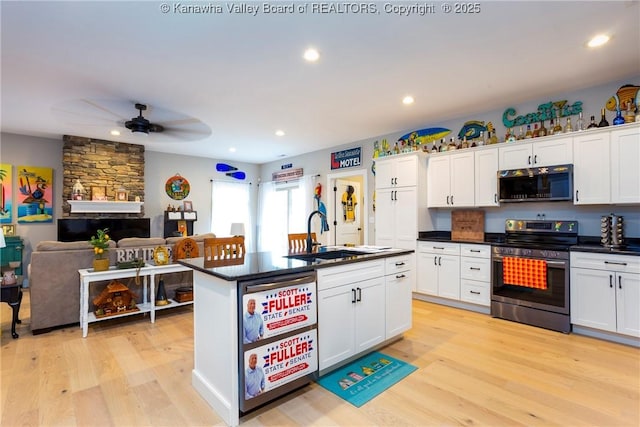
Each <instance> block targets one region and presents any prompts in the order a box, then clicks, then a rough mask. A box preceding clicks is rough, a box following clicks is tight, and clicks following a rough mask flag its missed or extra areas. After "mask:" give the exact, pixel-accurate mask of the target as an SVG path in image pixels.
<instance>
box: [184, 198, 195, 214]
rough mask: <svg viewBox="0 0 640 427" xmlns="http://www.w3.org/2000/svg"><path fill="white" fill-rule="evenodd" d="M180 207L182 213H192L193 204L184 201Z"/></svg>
mask: <svg viewBox="0 0 640 427" xmlns="http://www.w3.org/2000/svg"><path fill="white" fill-rule="evenodd" d="M182 205H183V207H184V211H185V212H192V211H193V203H191V202H189V201H187V200H185V201H184V202H182Z"/></svg>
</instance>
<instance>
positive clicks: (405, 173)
mask: <svg viewBox="0 0 640 427" xmlns="http://www.w3.org/2000/svg"><path fill="white" fill-rule="evenodd" d="M394 163H395V165H394V166H395V177H396V180H394V183H395V185H396V186H397V187H406V186H411V185H417V184H418V156H416V155H411V156H404V157H399V158H397V159H394Z"/></svg>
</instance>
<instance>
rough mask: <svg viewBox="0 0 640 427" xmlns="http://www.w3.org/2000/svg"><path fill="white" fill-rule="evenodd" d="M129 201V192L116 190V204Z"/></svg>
mask: <svg viewBox="0 0 640 427" xmlns="http://www.w3.org/2000/svg"><path fill="white" fill-rule="evenodd" d="M128 201H129V192H128V191H127V190H123V189H118V190H116V202H128Z"/></svg>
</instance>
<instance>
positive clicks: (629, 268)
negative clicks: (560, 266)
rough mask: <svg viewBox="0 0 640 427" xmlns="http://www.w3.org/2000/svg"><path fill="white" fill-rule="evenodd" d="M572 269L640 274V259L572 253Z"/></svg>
mask: <svg viewBox="0 0 640 427" xmlns="http://www.w3.org/2000/svg"><path fill="white" fill-rule="evenodd" d="M570 261H571V268H590V269H592V270H607V271H619V272H623V273H640V257H638V256H635V255H608V254H601V253H591V252H575V251H574V252H571V258H570Z"/></svg>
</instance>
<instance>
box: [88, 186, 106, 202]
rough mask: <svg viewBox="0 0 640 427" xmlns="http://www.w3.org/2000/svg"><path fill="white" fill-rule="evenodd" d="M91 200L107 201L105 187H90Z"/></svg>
mask: <svg viewBox="0 0 640 427" xmlns="http://www.w3.org/2000/svg"><path fill="white" fill-rule="evenodd" d="M91 200H102V201H104V200H107V187H102V186H92V187H91Z"/></svg>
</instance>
